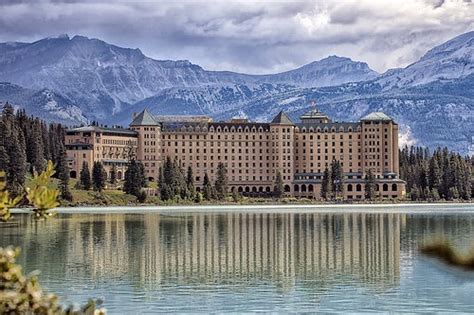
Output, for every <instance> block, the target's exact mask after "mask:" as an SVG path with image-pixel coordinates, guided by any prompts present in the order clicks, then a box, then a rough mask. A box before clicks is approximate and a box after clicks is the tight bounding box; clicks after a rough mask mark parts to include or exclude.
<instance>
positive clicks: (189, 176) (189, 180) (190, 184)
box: [186, 166, 196, 199]
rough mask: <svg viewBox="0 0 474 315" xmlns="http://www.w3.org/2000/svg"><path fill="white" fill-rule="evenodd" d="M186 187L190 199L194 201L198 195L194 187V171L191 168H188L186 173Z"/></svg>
mask: <svg viewBox="0 0 474 315" xmlns="http://www.w3.org/2000/svg"><path fill="white" fill-rule="evenodd" d="M186 186H187V189H188V197H187V198H188V199H194V195H195V194H196V188H195V187H194V175H193V169H192V167H191V166H188V171H187V173H186Z"/></svg>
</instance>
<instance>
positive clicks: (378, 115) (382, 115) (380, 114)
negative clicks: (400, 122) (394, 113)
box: [361, 112, 393, 121]
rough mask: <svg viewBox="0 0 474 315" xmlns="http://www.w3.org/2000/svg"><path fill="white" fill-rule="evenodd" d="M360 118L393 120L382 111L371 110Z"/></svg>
mask: <svg viewBox="0 0 474 315" xmlns="http://www.w3.org/2000/svg"><path fill="white" fill-rule="evenodd" d="M361 120H384V121H389V120H393V119H392V118H391V117H390V116H388V115H387V114H385V113H383V112H373V113H370V114H368V115H366V116H364V117H362V118H361Z"/></svg>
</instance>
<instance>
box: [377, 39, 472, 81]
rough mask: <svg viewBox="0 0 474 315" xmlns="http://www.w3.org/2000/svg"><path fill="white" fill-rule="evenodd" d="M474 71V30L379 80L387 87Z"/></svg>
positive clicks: (462, 75) (447, 77) (451, 76)
mask: <svg viewBox="0 0 474 315" xmlns="http://www.w3.org/2000/svg"><path fill="white" fill-rule="evenodd" d="M472 73H474V31H472V32H469V33H465V34H462V35H459V36H457V37H455V38H453V39H451V40H449V41H447V42H445V43H444V44H441V45H439V46H437V47H435V48H433V49H431V50H430V51H428V52H427V53H426V54H425V55H424V56H423V57H421V59H420V60H418V61H417V62H415V63H413V64H411V65H409V66H408V67H406V68H404V69H392V70H389V71H387V73H385V74H383V75H382V76H381V77H380V78H379V79H378V80H377V83H379V84H380V85H381V86H382V87H383V88H384V89H391V88H406V87H412V86H417V85H422V84H427V83H430V82H434V81H446V80H452V79H458V78H463V77H467V76H468V75H470V74H472Z"/></svg>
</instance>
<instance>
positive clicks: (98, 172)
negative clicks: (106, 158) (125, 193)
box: [92, 162, 107, 192]
mask: <svg viewBox="0 0 474 315" xmlns="http://www.w3.org/2000/svg"><path fill="white" fill-rule="evenodd" d="M106 180H107V172H106V171H105V169H104V167H103V166H102V163H100V162H94V166H93V167H92V188H93V189H94V190H95V191H98V192H101V191H102V190H103V189H104V188H105V182H106Z"/></svg>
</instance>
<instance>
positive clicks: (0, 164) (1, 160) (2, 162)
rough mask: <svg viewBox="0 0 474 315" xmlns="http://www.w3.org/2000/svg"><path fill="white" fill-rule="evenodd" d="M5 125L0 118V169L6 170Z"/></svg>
mask: <svg viewBox="0 0 474 315" xmlns="http://www.w3.org/2000/svg"><path fill="white" fill-rule="evenodd" d="M7 137H8V132H7V127H6V126H5V123H4V122H3V120H0V171H5V172H7V171H8V165H9V160H10V158H9V154H8V150H7Z"/></svg>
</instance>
